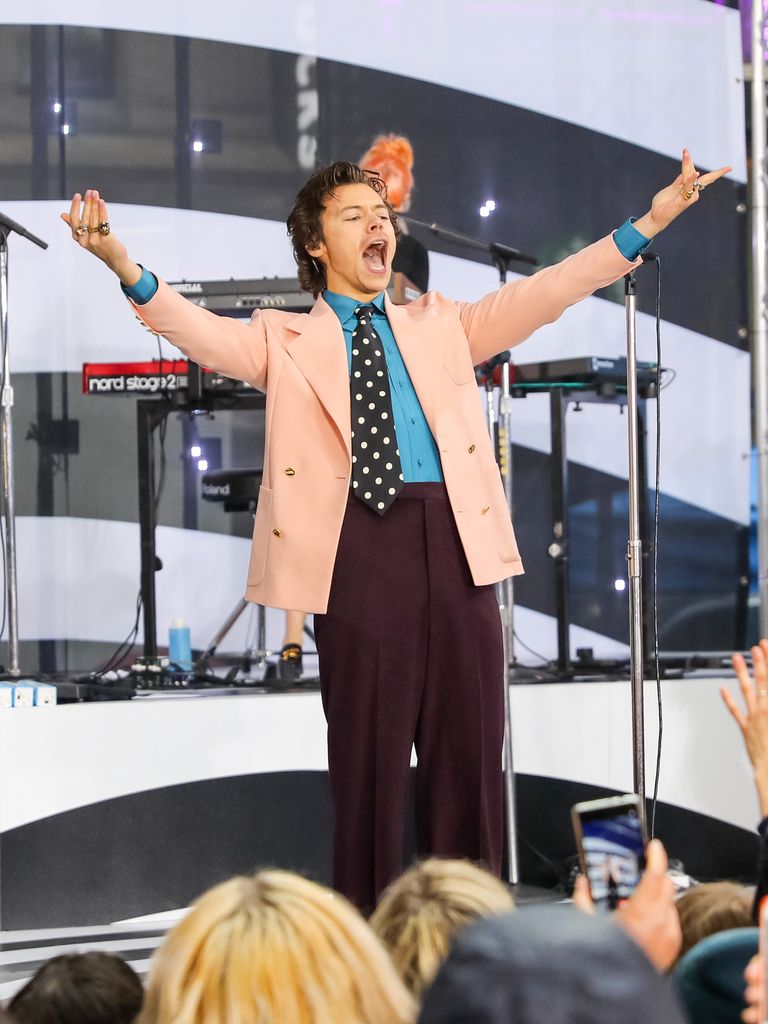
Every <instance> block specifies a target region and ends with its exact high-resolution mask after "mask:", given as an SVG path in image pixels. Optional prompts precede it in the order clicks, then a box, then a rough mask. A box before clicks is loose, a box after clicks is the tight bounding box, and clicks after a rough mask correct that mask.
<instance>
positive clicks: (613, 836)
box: [581, 807, 645, 910]
mask: <svg viewBox="0 0 768 1024" xmlns="http://www.w3.org/2000/svg"><path fill="white" fill-rule="evenodd" d="M581 834H582V848H583V852H584V862H585V866H586V869H587V877H588V878H589V887H590V890H591V892H592V899H593V900H594V901H595V903H596V904H599V905H600V906H602V907H606V908H607V909H609V910H615V909H616V907H618V906H619V905H620V904H621V903H622V902H623V901H624V900H625V899H628V897H629V896H631V895H632V893H633V892H634V890H635V887H636V886H637V883H638V882H639V881H640V875H641V873H642V870H643V867H644V864H645V844H644V842H643V829H642V824H641V821H640V818H639V816H638V813H637V810H636V809H635V808H634V807H630V808H616V810H615V811H613V812H611V813H606V812H605V811H603V812H601V813H600V814H597V815H595V816H594V817H593V816H592V815H590V814H589V813H587V814H583V815H581Z"/></svg>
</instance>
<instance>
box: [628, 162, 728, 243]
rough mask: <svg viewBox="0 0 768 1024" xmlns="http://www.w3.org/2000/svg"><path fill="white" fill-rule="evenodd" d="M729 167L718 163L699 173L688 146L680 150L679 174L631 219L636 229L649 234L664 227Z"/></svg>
mask: <svg viewBox="0 0 768 1024" xmlns="http://www.w3.org/2000/svg"><path fill="white" fill-rule="evenodd" d="M731 169H732V168H730V167H720V168H718V169H717V170H716V171H709V172H708V173H707V174H699V172H698V171H697V170H696V167H695V166H694V163H693V158H692V157H691V154H690V152H689V150H687V149H684V150H683V161H682V167H681V170H680V174H678V176H677V177H676V178H675V180H674V181H673V182H672V184H671V185H667V187H666V188H663V189H662V190H661V191H660V192H657V193H656V195H655V196H654V197H653V199H652V200H651V208H650V210H649V211H648V213H646V214H645V216H644V217H641V218H640V219H639V220H637V221H635V227H636V228H637V230H638V231H639V232H640V233H641V234H643V235H646V237H648V238H653V236H654V235H658V233H659V232H660V231H663V230H664V228H666V227H668V226H669V225H670V224H671V223H672V221H673V220H674V219H675V218H676V217H679V216H680V214H681V213H684V212H685V211H686V210H687V209H689V208H690V207H691V206H693V205H694V204H695V203H697V202H698V201H699V197H700V195H701V193H702V192H703V191H704V189H705V188H707V187H708V186H709V185H711V184H712V183H713V182H715V181H717V180H718V178H722V177H723V175H724V174H727V173H728V172H729V171H730V170H731Z"/></svg>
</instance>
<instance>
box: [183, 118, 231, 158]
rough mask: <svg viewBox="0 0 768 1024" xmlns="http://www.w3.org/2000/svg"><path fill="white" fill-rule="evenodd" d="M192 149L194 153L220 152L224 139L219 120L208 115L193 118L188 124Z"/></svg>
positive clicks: (222, 127)
mask: <svg viewBox="0 0 768 1024" xmlns="http://www.w3.org/2000/svg"><path fill="white" fill-rule="evenodd" d="M189 134H190V138H191V139H192V149H193V150H194V152H195V153H220V152H221V148H222V145H223V140H224V126H223V124H222V122H221V121H217V120H215V119H213V118H209V117H200V118H195V119H194V120H193V121H191V122H190V124H189Z"/></svg>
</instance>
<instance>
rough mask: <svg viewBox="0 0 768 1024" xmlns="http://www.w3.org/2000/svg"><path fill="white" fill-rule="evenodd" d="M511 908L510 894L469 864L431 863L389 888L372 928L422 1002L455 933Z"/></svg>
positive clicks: (497, 880) (438, 860)
mask: <svg viewBox="0 0 768 1024" xmlns="http://www.w3.org/2000/svg"><path fill="white" fill-rule="evenodd" d="M513 906H514V901H513V899H512V896H511V895H510V892H509V889H507V887H506V886H505V885H504V884H503V883H502V882H501V881H499V879H498V878H495V877H494V876H493V875H491V874H489V872H487V871H484V870H483V869H482V868H479V867H476V866H475V865H474V864H471V863H470V862H469V861H463V860H441V859H439V858H436V857H433V858H430V859H429V860H426V861H424V862H423V863H421V864H417V865H416V866H415V867H412V868H410V870H408V871H406V872H405V874H403V875H401V876H400V878H398V879H397V880H396V881H394V882H393V883H392V885H390V887H389V888H388V889H387V890H386V892H385V893H384V895H383V896H382V897H381V900H380V901H379V905H378V907H377V908H376V910H375V912H374V914H373V916H372V917H371V926H372V928H373V930H374V931H375V932H376V934H377V935H378V936H379V938H380V939H381V940H382V942H383V943H384V945H385V946H386V947H387V948H388V949H389V952H390V955H391V957H392V961H393V963H394V965H395V968H396V969H397V971H398V972H399V974H400V977H401V978H402V979H403V981H404V982H405V984H406V985H407V987H408V988H409V989H410V990H411V992H413V993H414V995H415V996H416V997H417V998H421V995H422V993H423V991H424V989H425V988H426V987H427V986H428V985H429V984H430V982H431V981H432V979H433V978H434V976H435V974H436V972H437V969H438V968H439V966H440V964H441V963H442V962H443V960H444V959H445V958H446V956H447V955H448V951H449V949H450V947H451V943H452V942H453V939H454V938H455V936H456V935H457V934H458V932H459V931H461V929H462V928H464V927H465V926H466V925H468V924H470V923H471V922H473V921H476V920H477V919H478V918H481V917H488V916H489V915H491V914H502V913H505V912H506V911H509V910H511V909H512V908H513Z"/></svg>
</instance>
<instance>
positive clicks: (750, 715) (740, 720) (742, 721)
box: [720, 639, 768, 818]
mask: <svg viewBox="0 0 768 1024" xmlns="http://www.w3.org/2000/svg"><path fill="white" fill-rule="evenodd" d="M731 661H732V664H733V668H734V671H735V673H736V677H737V678H738V680H739V688H740V689H741V695H742V697H743V698H744V708H743V709H742V708H741V707H740V706H739V704H738V702H737V701H736V698H735V697H734V696H733V695H732V694H731V692H730V691H729V690H727V689H726V688H725V687H724V686H723V687H721V688H720V696H721V697H722V698H723V701H724V702H725V705H726V707H727V708H728V710H729V711H730V713H731V714H732V715H733V718H734V720H735V722H736V724H737V725H738V727H739V728H740V729H741V735H742V736H743V737H744V746H745V747H746V750H747V754H748V755H749V760H750V761H751V763H752V768H753V770H754V773H755V786H756V788H757V795H758V799H759V801H760V813H761V814H762V816H763V817H764V818H765V817H768V640H765V639H763V640H761V641H760V643H759V644H758V645H757V646H755V647H753V648H752V676H750V674H749V669H748V668H747V664H746V662H745V660H744V657H743V655H741V654H734V655H733V657H732V659H731Z"/></svg>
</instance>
